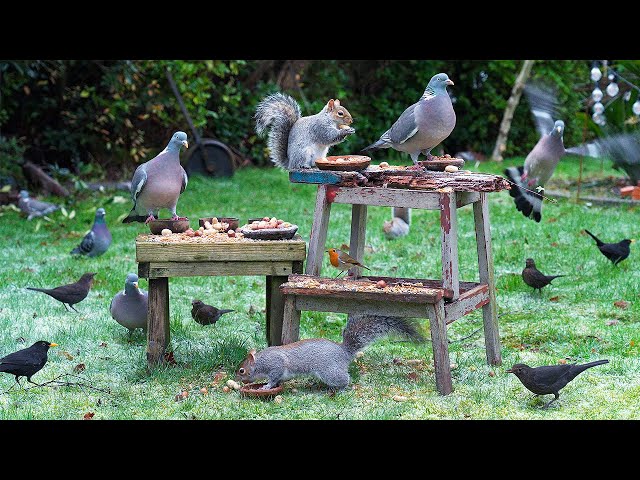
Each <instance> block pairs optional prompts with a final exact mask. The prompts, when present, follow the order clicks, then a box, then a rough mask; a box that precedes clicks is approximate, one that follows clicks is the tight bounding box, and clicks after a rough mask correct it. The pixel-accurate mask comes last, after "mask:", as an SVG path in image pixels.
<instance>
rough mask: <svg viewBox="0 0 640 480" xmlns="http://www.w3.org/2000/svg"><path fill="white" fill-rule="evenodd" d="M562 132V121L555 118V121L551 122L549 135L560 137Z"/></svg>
mask: <svg viewBox="0 0 640 480" xmlns="http://www.w3.org/2000/svg"><path fill="white" fill-rule="evenodd" d="M563 133H564V122H563V121H562V120H556V123H554V124H553V130H551V135H555V136H556V137H561V136H562V134H563Z"/></svg>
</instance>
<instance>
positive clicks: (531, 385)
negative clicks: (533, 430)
mask: <svg viewBox="0 0 640 480" xmlns="http://www.w3.org/2000/svg"><path fill="white" fill-rule="evenodd" d="M605 363H609V360H607V359H604V360H597V361H595V362H590V363H584V364H582V365H578V364H576V363H572V364H564V365H545V366H542V367H529V366H528V365H525V364H524V363H516V364H515V365H514V366H513V367H511V368H510V369H509V370H506V372H507V373H513V374H514V375H515V376H516V377H518V380H520V381H521V382H522V384H523V385H524V386H525V387H527V388H528V389H529V390H531V391H532V392H533V393H535V394H536V395H547V394H549V393H553V395H554V397H553V400H551V401H549V402H548V403H547V404H546V405H545V406H544V407H543V409H546V408H548V407H549V405H551V404H552V403H553V402H555V401H556V400H557V399H558V398H559V397H560V393H559V392H560V389H562V388H563V387H564V386H565V385H567V383H569V382H570V381H571V380H573V379H574V378H576V377H577V376H578V375H579V374H580V373H582V372H584V371H585V370H586V369H587V368H591V367H595V366H597V365H604V364H605Z"/></svg>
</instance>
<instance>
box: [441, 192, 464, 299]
mask: <svg viewBox="0 0 640 480" xmlns="http://www.w3.org/2000/svg"><path fill="white" fill-rule="evenodd" d="M440 238H441V241H442V286H443V287H444V288H447V289H449V290H451V291H452V292H453V297H452V300H455V299H457V298H458V297H459V296H460V279H459V272H458V212H457V209H456V193H455V192H453V191H452V192H450V193H441V194H440Z"/></svg>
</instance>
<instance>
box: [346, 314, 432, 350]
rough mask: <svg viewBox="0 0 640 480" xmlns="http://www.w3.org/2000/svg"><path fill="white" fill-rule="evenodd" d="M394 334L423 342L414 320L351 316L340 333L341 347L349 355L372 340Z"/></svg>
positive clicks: (378, 316)
mask: <svg viewBox="0 0 640 480" xmlns="http://www.w3.org/2000/svg"><path fill="white" fill-rule="evenodd" d="M390 333H396V334H399V335H400V336H403V337H406V338H408V339H409V340H412V341H414V342H420V341H423V340H424V338H423V336H422V335H421V334H420V332H419V331H418V323H417V321H416V320H415V319H411V318H404V317H388V316H382V315H364V314H363V315H352V316H351V318H350V319H349V321H348V322H347V326H346V327H345V329H344V331H343V332H342V346H343V347H344V349H345V350H346V351H347V352H348V353H349V354H350V355H351V356H354V355H355V354H356V352H358V351H359V350H362V349H363V348H364V347H366V346H367V345H369V344H370V343H371V342H373V341H374V340H376V339H378V338H380V337H384V336H386V335H388V334H390Z"/></svg>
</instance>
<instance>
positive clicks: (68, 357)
mask: <svg viewBox="0 0 640 480" xmlns="http://www.w3.org/2000/svg"><path fill="white" fill-rule="evenodd" d="M60 353H62V355H64V357H65V358H66V359H67V360H73V355H71V354H70V353H69V352H65V351H64V350H62V351H61V352H60Z"/></svg>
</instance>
